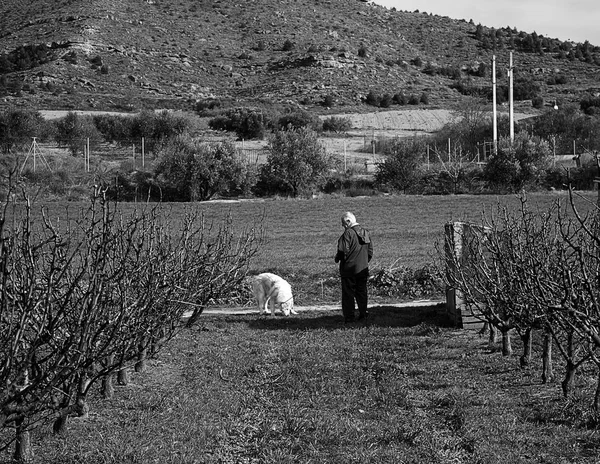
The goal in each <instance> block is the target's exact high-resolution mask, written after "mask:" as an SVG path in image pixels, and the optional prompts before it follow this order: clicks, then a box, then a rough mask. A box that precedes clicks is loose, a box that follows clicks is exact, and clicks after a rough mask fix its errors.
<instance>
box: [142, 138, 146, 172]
mask: <svg viewBox="0 0 600 464" xmlns="http://www.w3.org/2000/svg"><path fill="white" fill-rule="evenodd" d="M144 142H145V141H144V137H142V169H144V166H145V159H146V156H145V155H146V154H145V148H144V146H145V143H144Z"/></svg>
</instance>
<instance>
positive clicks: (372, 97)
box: [365, 90, 381, 106]
mask: <svg viewBox="0 0 600 464" xmlns="http://www.w3.org/2000/svg"><path fill="white" fill-rule="evenodd" d="M365 102H366V103H367V105H371V106H379V105H380V103H381V95H379V94H377V93H375V92H374V91H373V90H371V91H370V92H369V93H368V94H367V96H366V98H365Z"/></svg>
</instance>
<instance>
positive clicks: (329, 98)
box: [321, 95, 335, 108]
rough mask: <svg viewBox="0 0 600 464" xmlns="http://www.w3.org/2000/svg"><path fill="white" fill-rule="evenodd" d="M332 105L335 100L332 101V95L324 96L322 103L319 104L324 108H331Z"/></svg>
mask: <svg viewBox="0 0 600 464" xmlns="http://www.w3.org/2000/svg"><path fill="white" fill-rule="evenodd" d="M334 103H335V100H334V99H333V96H332V95H325V98H324V99H323V102H322V103H321V105H323V106H324V107H326V108H332V107H333V105H334Z"/></svg>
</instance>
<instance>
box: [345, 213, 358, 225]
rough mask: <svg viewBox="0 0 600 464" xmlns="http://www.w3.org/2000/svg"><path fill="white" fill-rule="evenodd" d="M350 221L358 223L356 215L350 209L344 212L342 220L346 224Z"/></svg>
mask: <svg viewBox="0 0 600 464" xmlns="http://www.w3.org/2000/svg"><path fill="white" fill-rule="evenodd" d="M348 221H350V224H356V217H355V216H354V214H352V213H351V212H350V211H348V212H346V213H344V215H343V216H342V222H343V223H344V224H346V223H347V222H348Z"/></svg>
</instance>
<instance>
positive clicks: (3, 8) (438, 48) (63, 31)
mask: <svg viewBox="0 0 600 464" xmlns="http://www.w3.org/2000/svg"><path fill="white" fill-rule="evenodd" d="M479 27H480V29H479V31H477V25H475V24H473V23H472V22H469V21H466V20H453V19H450V18H448V17H441V16H436V15H434V14H427V13H419V12H406V11H396V10H393V9H392V10H390V9H387V8H384V7H381V6H377V5H374V4H371V3H367V2H363V1H359V0H277V1H276V0H244V1H235V0H210V1H208V0H118V1H117V0H38V1H35V2H24V1H22V0H3V1H2V2H1V4H0V105H4V106H6V105H20V106H28V107H32V108H36V109H80V110H84V109H91V108H95V109H102V110H139V109H141V108H157V107H160V108H187V109H189V108H193V107H194V106H195V104H196V102H198V101H206V100H207V99H215V100H219V101H223V100H225V101H226V100H230V101H232V102H236V103H242V102H247V103H250V102H258V101H261V102H267V103H272V102H277V103H291V104H295V105H302V106H305V107H311V108H314V109H318V108H322V106H323V105H322V103H323V101H324V100H325V99H328V101H329V103H330V105H331V106H334V107H335V110H336V111H339V112H343V111H345V110H346V109H347V110H348V111H353V112H356V111H362V110H364V111H369V110H372V109H373V108H372V107H368V106H367V105H365V104H364V99H365V96H366V95H367V94H368V93H369V92H370V91H372V92H378V93H380V94H386V93H387V94H390V95H394V94H397V93H398V92H403V93H405V94H417V95H420V94H423V93H426V94H427V95H428V100H429V102H428V104H429V105H431V106H437V107H444V108H448V107H452V106H453V105H454V104H456V103H457V102H460V101H461V99H463V98H465V97H464V95H463V94H462V93H459V91H458V90H457V85H456V82H457V79H458V80H461V79H465V80H468V82H469V85H475V86H479V87H483V88H485V87H486V86H487V87H491V84H490V78H489V72H488V76H486V75H485V73H478V72H477V71H478V70H480V69H481V68H480V66H481V63H485V64H489V63H490V60H491V57H492V55H496V57H497V63H498V69H500V70H503V69H504V68H506V67H507V66H508V56H509V52H510V51H511V46H507V45H503V44H500V45H498V46H495V45H494V46H492V47H490V46H489V43H485V42H484V41H482V38H481V37H480V36H479V37H478V32H479V34H480V33H481V25H479ZM483 30H484V31H485V33H486V36H487V35H489V33H490V30H489V29H488V28H485V26H484V27H483ZM512 32H513V31H509V33H510V34H511V35H512ZM538 32H539V33H540V34H541V33H543V31H538ZM514 33H515V37H517V38H518V39H519V40H521V39H523V38H524V37H527V38H529V32H527V31H525V32H524V33H521V32H519V31H514ZM491 35H492V36H494V35H495V34H494V31H492V34H491ZM502 35H503V34H499V36H502ZM540 37H541V38H542V39H543V38H544V37H543V36H540ZM535 39H536V40H538V39H539V37H537V35H536V37H535ZM512 40H514V39H512ZM523 40H524V39H523ZM506 43H507V44H508V42H506ZM540 43H542V42H541V40H540ZM543 44H544V45H543V46H542V45H540V47H542V48H540V49H539V50H538V51H537V52H533V51H532V52H528V51H520V50H518V49H514V52H513V55H514V58H513V60H514V64H515V76H521V77H523V78H525V77H526V78H527V79H531V80H532V81H534V82H535V83H536V84H537V85H538V86H539V89H540V90H539V92H540V95H541V96H542V97H543V98H544V99H545V100H547V101H552V100H559V99H560V100H572V101H577V100H578V99H580V98H582V96H583V95H587V94H597V93H598V92H600V65H599V64H600V58H599V57H600V49H599V48H598V47H593V46H590V44H587V45H586V48H585V49H584V51H585V52H586V53H588V55H586V56H585V57H584V58H582V57H581V56H578V57H575V55H574V54H573V53H572V52H571V55H570V56H569V58H566V57H565V50H562V49H560V50H559V49H558V48H556V47H557V44H560V45H561V46H562V43H561V42H560V40H559V41H558V42H556V41H555V42H553V43H552V44H550V43H549V42H548V40H547V39H546V40H545V42H543ZM571 45H574V44H571ZM494 47H495V48H494ZM550 48H553V49H554V51H550V50H549V49H550ZM564 48H566V49H568V48H569V47H564ZM561 50H562V51H561ZM578 50H579V49H578ZM559 52H560V53H559ZM561 54H562V56H561ZM449 69H452V70H459V74H460V75H459V76H457V75H456V72H455V73H454V75H451V73H448V72H439V71H440V70H442V71H444V70H445V71H447V70H449ZM478 74H482V75H481V76H480V75H478ZM504 75H505V74H504ZM557 76H560V79H556V77H557ZM503 79H504V80H506V78H503V77H500V78H499V83H500V82H501V81H502V80H503Z"/></svg>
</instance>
